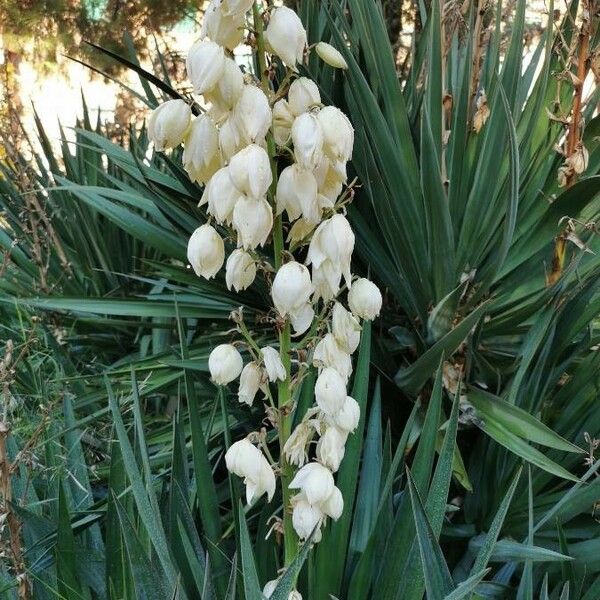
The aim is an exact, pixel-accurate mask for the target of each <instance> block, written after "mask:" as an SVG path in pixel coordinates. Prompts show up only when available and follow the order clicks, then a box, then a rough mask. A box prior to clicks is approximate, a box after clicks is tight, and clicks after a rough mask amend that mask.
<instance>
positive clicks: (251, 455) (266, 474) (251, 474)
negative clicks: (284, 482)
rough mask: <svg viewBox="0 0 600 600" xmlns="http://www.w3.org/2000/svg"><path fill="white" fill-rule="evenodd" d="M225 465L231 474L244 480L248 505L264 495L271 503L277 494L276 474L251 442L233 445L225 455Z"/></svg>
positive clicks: (241, 441) (239, 442)
mask: <svg viewBox="0 0 600 600" xmlns="http://www.w3.org/2000/svg"><path fill="white" fill-rule="evenodd" d="M225 464H226V466H227V470H228V471H229V472H231V473H234V474H235V475H237V476H238V477H243V478H244V484H245V485H246V502H247V503H248V504H252V502H253V501H254V500H256V499H257V498H260V496H262V495H263V494H267V499H268V501H269V502H270V501H271V499H272V498H273V494H274V493H275V473H274V472H273V469H272V467H271V465H270V464H269V462H268V461H267V459H266V458H265V457H264V455H263V453H262V452H261V451H260V450H259V449H258V448H257V447H256V446H254V445H253V444H252V443H251V442H250V441H249V440H247V439H243V440H239V441H238V442H235V443H233V444H231V446H230V447H229V450H227V452H226V453H225Z"/></svg>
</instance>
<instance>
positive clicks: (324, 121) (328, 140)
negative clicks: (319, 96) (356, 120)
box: [317, 106, 354, 163]
mask: <svg viewBox="0 0 600 600" xmlns="http://www.w3.org/2000/svg"><path fill="white" fill-rule="evenodd" d="M317 118H318V119H319V123H320V124H321V130H322V131H323V140H324V142H323V150H324V152H325V154H326V155H327V156H328V157H329V158H330V159H331V160H332V161H334V162H335V161H338V162H342V163H344V162H346V161H348V160H350V158H351V157H352V148H353V147H354V127H352V124H351V123H350V120H349V119H348V117H347V116H346V115H345V114H344V113H343V112H342V111H341V110H340V109H339V108H337V107H335V106H325V107H324V108H322V109H321V110H320V111H319V113H318V114H317Z"/></svg>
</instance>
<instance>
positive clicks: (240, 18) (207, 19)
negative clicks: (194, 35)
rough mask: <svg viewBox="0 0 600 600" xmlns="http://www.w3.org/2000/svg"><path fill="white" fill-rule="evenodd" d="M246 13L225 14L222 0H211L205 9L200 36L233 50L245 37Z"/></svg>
mask: <svg viewBox="0 0 600 600" xmlns="http://www.w3.org/2000/svg"><path fill="white" fill-rule="evenodd" d="M244 23H245V18H244V13H234V14H225V11H224V10H223V2H222V0H211V2H210V3H209V5H208V6H207V7H206V10H205V11H204V18H203V21H202V29H201V31H200V37H201V38H205V37H208V38H210V39H211V40H212V41H213V42H216V43H217V44H219V46H224V47H225V48H228V49H229V50H233V49H234V48H235V47H236V46H239V44H241V43H242V40H243V39H244Z"/></svg>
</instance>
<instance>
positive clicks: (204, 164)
mask: <svg viewBox="0 0 600 600" xmlns="http://www.w3.org/2000/svg"><path fill="white" fill-rule="evenodd" d="M183 166H184V168H185V170H186V171H187V173H188V175H189V176H190V179H191V180H192V181H199V182H202V183H205V182H207V181H208V180H209V179H210V178H211V177H212V176H213V175H214V174H215V172H216V171H217V170H218V169H219V167H220V166H221V156H220V152H219V133H218V131H217V127H216V125H215V124H214V123H213V120H212V119H211V118H210V117H209V116H208V115H206V114H204V115H200V116H199V117H196V118H195V119H194V120H193V121H192V125H191V127H190V129H189V131H188V133H187V135H186V137H185V145H184V147H183Z"/></svg>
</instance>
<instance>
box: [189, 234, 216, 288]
mask: <svg viewBox="0 0 600 600" xmlns="http://www.w3.org/2000/svg"><path fill="white" fill-rule="evenodd" d="M187 259H188V261H189V263H190V265H192V268H193V269H194V273H196V275H198V277H204V278H205V279H210V278H211V277H214V276H215V275H216V274H217V273H218V271H219V269H220V268H221V267H222V266H223V262H224V260H225V245H224V244H223V240H222V239H221V236H220V235H219V234H218V233H217V231H216V229H215V228H214V227H211V226H210V225H208V224H205V225H201V226H200V227H198V229H196V231H194V233H192V235H191V236H190V239H189V242H188V247H187Z"/></svg>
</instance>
